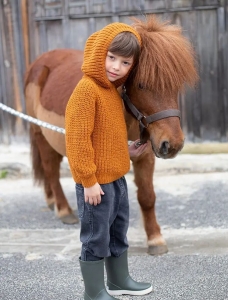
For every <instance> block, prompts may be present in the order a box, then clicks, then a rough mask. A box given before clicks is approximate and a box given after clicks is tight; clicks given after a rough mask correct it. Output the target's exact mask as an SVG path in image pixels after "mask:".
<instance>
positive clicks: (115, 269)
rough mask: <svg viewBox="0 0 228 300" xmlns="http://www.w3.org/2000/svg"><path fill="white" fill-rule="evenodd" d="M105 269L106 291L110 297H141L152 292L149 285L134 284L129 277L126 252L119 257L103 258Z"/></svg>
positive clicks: (142, 283)
mask: <svg viewBox="0 0 228 300" xmlns="http://www.w3.org/2000/svg"><path fill="white" fill-rule="evenodd" d="M105 267H106V271H107V286H108V290H107V291H108V293H109V294H110V295H113V296H117V295H125V294H127V295H134V296H141V295H146V294H148V293H150V292H151V291H152V286H151V284H150V283H144V282H136V281H135V280H133V279H132V278H131V276H130V275H129V271H128V259H127V251H125V252H124V253H123V254H122V255H121V256H120V257H113V256H111V257H107V258H105Z"/></svg>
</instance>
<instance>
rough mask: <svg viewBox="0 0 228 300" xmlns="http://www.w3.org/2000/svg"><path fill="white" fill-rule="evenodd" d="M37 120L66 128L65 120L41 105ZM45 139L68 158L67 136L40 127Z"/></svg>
mask: <svg viewBox="0 0 228 300" xmlns="http://www.w3.org/2000/svg"><path fill="white" fill-rule="evenodd" d="M37 118H38V119H39V120H41V121H44V122H47V123H50V124H52V125H55V126H58V127H61V128H64V124H65V118H64V116H60V115H58V114H56V113H54V112H52V111H48V110H46V109H45V108H43V107H42V106H41V105H39V107H38V110H37ZM40 129H41V131H42V133H43V135H44V137H45V139H46V140H47V141H48V143H49V144H50V145H51V147H52V148H54V149H55V151H57V152H58V153H59V154H61V155H63V156H66V146H65V135H64V134H62V133H59V132H57V131H54V130H51V129H47V128H44V127H40Z"/></svg>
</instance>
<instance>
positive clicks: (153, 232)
mask: <svg viewBox="0 0 228 300" xmlns="http://www.w3.org/2000/svg"><path fill="white" fill-rule="evenodd" d="M132 163H133V168H134V174H135V184H136V186H137V188H138V191H137V196H138V202H139V205H140V207H141V210H142V215H143V220H144V228H145V231H146V234H147V239H148V253H149V254H151V255H158V254H163V253H166V252H168V248H167V245H166V242H165V240H164V238H163V237H162V235H161V230H160V226H159V225H158V223H157V220H156V215H155V200H156V196H155V192H154V186H153V173H154V163H155V156H154V154H153V153H152V150H151V147H148V149H147V151H146V152H145V153H143V154H142V155H141V156H140V157H138V158H134V159H132Z"/></svg>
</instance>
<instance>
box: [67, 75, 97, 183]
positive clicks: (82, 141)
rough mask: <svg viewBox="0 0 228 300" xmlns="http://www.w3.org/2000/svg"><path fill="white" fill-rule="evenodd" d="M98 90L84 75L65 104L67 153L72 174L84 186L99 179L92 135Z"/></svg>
mask: <svg viewBox="0 0 228 300" xmlns="http://www.w3.org/2000/svg"><path fill="white" fill-rule="evenodd" d="M95 104H96V93H95V91H94V86H93V84H92V83H91V82H89V81H88V80H85V79H82V80H81V81H80V82H79V84H78V85H77V86H76V88H75V89H74V91H73V93H72V95H71V97H70V99H69V101H68V104H67V108H66V114H65V129H66V153H67V157H68V161H69V164H70V168H71V172H72V175H73V177H75V176H74V175H76V174H77V177H79V178H80V179H81V182H82V185H83V186H84V187H90V186H92V185H94V184H95V183H96V182H97V178H96V175H95V173H96V165H95V163H94V149H93V145H92V140H91V135H92V133H93V128H94V119H95V107H96V105H95Z"/></svg>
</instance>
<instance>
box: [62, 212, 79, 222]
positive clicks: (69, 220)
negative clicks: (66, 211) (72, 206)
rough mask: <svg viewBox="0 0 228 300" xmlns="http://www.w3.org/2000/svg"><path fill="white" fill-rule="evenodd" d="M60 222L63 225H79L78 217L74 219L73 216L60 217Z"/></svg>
mask: <svg viewBox="0 0 228 300" xmlns="http://www.w3.org/2000/svg"><path fill="white" fill-rule="evenodd" d="M60 220H61V221H62V222H63V223H64V224H69V225H72V224H77V223H79V220H78V217H76V216H75V215H74V214H70V215H67V216H64V217H60Z"/></svg>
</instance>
